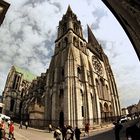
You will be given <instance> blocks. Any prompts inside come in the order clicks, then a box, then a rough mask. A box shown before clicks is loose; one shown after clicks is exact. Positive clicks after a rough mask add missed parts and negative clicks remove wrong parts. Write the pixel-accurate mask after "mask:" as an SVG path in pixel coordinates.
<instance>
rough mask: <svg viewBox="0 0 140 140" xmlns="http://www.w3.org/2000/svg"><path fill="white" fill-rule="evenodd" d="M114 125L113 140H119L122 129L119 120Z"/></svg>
mask: <svg viewBox="0 0 140 140" xmlns="http://www.w3.org/2000/svg"><path fill="white" fill-rule="evenodd" d="M113 124H114V125H115V127H114V131H115V140H120V131H121V129H122V127H123V126H122V125H121V123H120V122H119V120H117V122H115V123H113Z"/></svg>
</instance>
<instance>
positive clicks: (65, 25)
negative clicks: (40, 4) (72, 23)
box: [63, 23, 67, 33]
mask: <svg viewBox="0 0 140 140" xmlns="http://www.w3.org/2000/svg"><path fill="white" fill-rule="evenodd" d="M66 31H67V23H64V24H63V33H65V32H66Z"/></svg>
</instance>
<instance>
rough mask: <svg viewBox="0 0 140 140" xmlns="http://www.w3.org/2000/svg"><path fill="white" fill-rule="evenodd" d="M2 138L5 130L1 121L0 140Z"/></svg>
mask: <svg viewBox="0 0 140 140" xmlns="http://www.w3.org/2000/svg"><path fill="white" fill-rule="evenodd" d="M2 138H4V131H3V129H2V124H1V123H0V140H2Z"/></svg>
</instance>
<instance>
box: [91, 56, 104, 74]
mask: <svg viewBox="0 0 140 140" xmlns="http://www.w3.org/2000/svg"><path fill="white" fill-rule="evenodd" d="M92 64H93V67H94V69H95V72H96V73H98V74H99V75H103V67H102V64H101V62H100V61H99V59H98V58H97V57H95V56H92Z"/></svg>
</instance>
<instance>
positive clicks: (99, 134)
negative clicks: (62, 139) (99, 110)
mask: <svg viewBox="0 0 140 140" xmlns="http://www.w3.org/2000/svg"><path fill="white" fill-rule="evenodd" d="M133 123H134V122H128V123H124V124H123V128H122V130H121V132H120V140H126V137H125V129H126V127H128V126H130V125H132V124H133ZM113 128H114V126H113V125H109V126H104V127H103V128H101V129H99V128H98V129H95V130H93V131H90V134H89V136H88V137H87V136H83V134H84V133H82V134H81V139H83V140H115V138H114V130H113ZM6 132H7V134H6V136H8V127H7V126H6ZM14 135H15V138H16V140H39V139H40V140H55V139H54V138H53V132H52V133H49V132H48V131H47V130H46V131H45V130H37V129H33V128H28V129H26V128H25V126H23V128H22V129H19V125H17V124H15V132H14Z"/></svg>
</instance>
